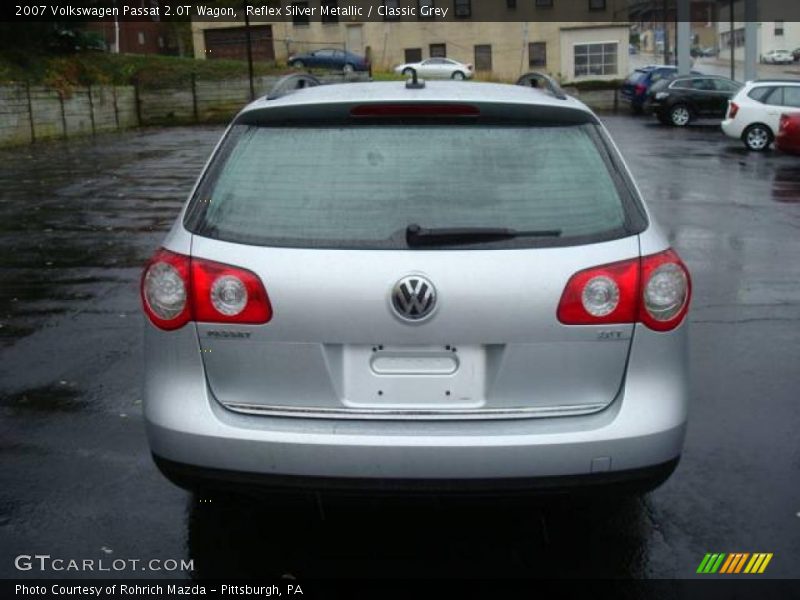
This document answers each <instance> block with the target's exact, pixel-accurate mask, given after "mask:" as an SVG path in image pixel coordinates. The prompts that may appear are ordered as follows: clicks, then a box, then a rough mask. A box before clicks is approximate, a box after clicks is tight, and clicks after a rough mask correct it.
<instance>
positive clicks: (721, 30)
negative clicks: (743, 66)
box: [717, 21, 800, 60]
mask: <svg viewBox="0 0 800 600" xmlns="http://www.w3.org/2000/svg"><path fill="white" fill-rule="evenodd" d="M756 29H757V36H756V48H757V52H758V57H759V59H760V58H761V56H762V55H764V54H766V53H767V52H770V51H772V50H788V51H789V52H791V51H792V50H794V49H796V48H800V22H798V21H763V22H760V23H757V27H756ZM717 33H718V35H719V49H720V56H721V57H723V58H727V57H729V56H730V48H731V27H730V22H728V21H719V22H718V23H717ZM733 42H734V44H735V50H734V56H735V58H736V60H744V23H743V22H738V21H734V23H733Z"/></svg>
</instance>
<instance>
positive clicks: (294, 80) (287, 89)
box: [267, 73, 322, 100]
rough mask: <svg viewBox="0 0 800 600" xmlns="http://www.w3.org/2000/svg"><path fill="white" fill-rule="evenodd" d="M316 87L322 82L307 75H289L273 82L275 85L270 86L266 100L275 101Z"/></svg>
mask: <svg viewBox="0 0 800 600" xmlns="http://www.w3.org/2000/svg"><path fill="white" fill-rule="evenodd" d="M318 85H322V82H321V81H320V80H319V79H317V78H316V77H314V76H313V75H308V74H307V73H292V74H291V75H285V76H284V77H281V78H280V79H279V80H278V81H277V82H275V85H273V86H272V89H271V90H270V91H269V94H267V100H275V99H277V98H280V97H281V96H286V95H287V94H291V93H292V92H296V91H297V90H302V89H304V88H309V87H316V86H318Z"/></svg>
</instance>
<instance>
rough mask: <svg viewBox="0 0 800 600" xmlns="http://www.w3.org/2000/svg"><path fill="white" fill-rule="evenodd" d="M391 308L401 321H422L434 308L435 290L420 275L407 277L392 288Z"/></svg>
mask: <svg viewBox="0 0 800 600" xmlns="http://www.w3.org/2000/svg"><path fill="white" fill-rule="evenodd" d="M392 308H394V311H395V313H397V316H398V317H400V318H401V319H404V320H406V321H422V320H423V319H426V318H428V317H430V316H431V315H432V314H433V311H434V309H435V308H436V288H435V287H433V284H432V283H431V282H430V281H428V280H427V279H426V278H424V277H422V276H420V275H409V276H408V277H403V279H401V280H400V281H398V282H397V283H396V284H395V285H394V288H392Z"/></svg>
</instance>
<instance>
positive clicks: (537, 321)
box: [186, 105, 643, 418]
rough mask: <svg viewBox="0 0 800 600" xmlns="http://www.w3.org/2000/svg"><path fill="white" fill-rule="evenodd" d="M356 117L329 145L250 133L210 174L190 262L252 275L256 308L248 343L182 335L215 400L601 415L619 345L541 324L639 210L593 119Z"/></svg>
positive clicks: (280, 407) (265, 410)
mask: <svg viewBox="0 0 800 600" xmlns="http://www.w3.org/2000/svg"><path fill="white" fill-rule="evenodd" d="M375 106H376V105H366V106H348V107H345V109H343V110H345V111H346V112H347V114H348V117H349V119H345V121H346V126H343V124H342V123H341V122H339V121H338V120H336V119H334V120H330V119H328V118H326V120H324V121H319V122H315V121H313V120H312V121H311V122H308V120H307V118H305V119H304V120H302V121H297V122H288V121H286V120H285V119H283V118H282V119H280V120H277V121H269V120H265V115H262V116H261V117H259V118H258V120H257V122H249V123H241V124H238V125H235V126H234V127H233V128H232V129H231V131H230V134H229V135H228V138H227V139H226V141H225V142H224V143H223V144H222V146H221V148H220V150H219V153H218V156H217V157H216V158H215V159H214V160H213V161H212V164H211V167H210V169H209V172H208V173H207V175H206V176H205V177H204V179H203V181H202V183H201V185H200V186H199V189H198V191H197V195H196V198H195V199H194V201H193V203H192V205H191V206H190V210H189V211H188V213H187V218H186V226H187V227H188V228H189V229H190V230H192V231H193V232H194V233H195V235H194V236H193V241H192V256H193V257H194V258H199V259H206V260H211V261H216V262H219V263H225V264H229V265H235V266H236V267H239V268H243V269H246V270H249V271H251V272H253V273H255V274H256V275H257V276H258V277H259V278H260V279H261V281H262V282H263V283H264V286H265V288H266V292H267V294H268V296H269V301H270V304H271V308H272V316H271V319H270V320H269V322H267V323H265V324H256V325H252V324H237V323H224V324H222V323H197V324H196V328H197V334H198V338H199V342H200V346H201V349H202V358H203V362H204V365H205V370H206V376H207V380H208V385H209V387H210V390H211V392H212V393H213V395H214V397H215V398H216V399H217V400H218V401H219V402H221V403H222V404H223V405H225V406H227V407H228V408H230V409H232V410H237V411H242V412H249V413H257V414H276V415H297V416H316V417H345V418H366V417H370V418H490V417H515V416H519V417H523V416H554V415H574V414H582V413H587V412H593V411H597V410H600V409H602V408H604V407H605V406H607V405H608V404H609V403H611V402H612V401H613V400H614V398H615V397H616V396H617V394H618V392H619V390H620V387H621V384H622V382H623V378H624V373H625V367H626V362H627V357H628V351H629V347H630V343H631V337H632V334H633V325H631V324H615V325H584V326H568V325H564V324H562V323H561V322H559V319H558V317H557V310H558V307H559V301H560V299H561V296H562V293H563V292H564V289H565V286H566V284H567V282H568V280H569V279H570V277H571V276H572V275H573V274H574V273H576V272H578V271H581V270H583V269H586V268H589V267H594V266H597V265H602V264H606V263H613V262H617V261H622V260H626V259H631V258H636V257H638V256H639V245H638V236H637V235H636V233H637V228H641V226H642V223H643V216H642V214H641V209H640V207H639V205H638V204H637V201H636V199H635V198H634V196H633V192H632V190H631V188H630V185H629V184H628V183H627V180H626V179H625V177H624V174H623V173H621V171H620V167H619V165H618V164H617V163H616V158H615V157H614V156H613V154H612V153H611V150H610V148H609V147H608V145H607V144H606V142H605V139H604V137H603V133H602V131H601V130H600V128H599V126H598V125H596V124H595V123H594V119H593V117H591V115H590V114H589V113H584V114H583V115H578V116H576V115H577V113H578V112H579V111H577V110H575V111H572V112H573V113H576V114H574V115H573V114H568V113H566V112H565V113H564V115H566V116H564V115H562V116H564V120H563V122H562V121H559V120H556V121H554V120H553V119H554V117H553V115H549V116H548V117H547V120H546V121H541V120H540V119H541V113H539V116H537V117H533V116H531V115H530V114H527V113H526V115H523V116H525V118H524V119H523V118H520V115H517V116H513V115H512V116H513V118H512V119H510V120H509V119H508V117H507V114H508V113H509V112H511V113H513V112H514V111H513V110H511V111H509V109H508V107H506V108H503V107H494V109H495V110H494V111H493V110H492V109H493V107H490V106H487V105H484V106H478V105H475V106H473V105H470V106H464V105H456V106H458V107H459V108H453V105H450V107H449V108H445V109H442V108H441V106H444V105H441V106H440V107H439V108H436V107H434V108H433V109H432V108H431V105H427V106H426V107H422V108H421V106H422V105H417V110H419V111H421V112H425V111H427V112H428V113H430V114H424V115H422V116H420V117H419V118H417V117H416V116H414V115H411V114H402V115H399V116H398V114H396V113H397V111H398V110H401V111H402V110H407V109H405V108H403V109H398V107H397V106H395V105H383V106H381V108H379V109H378V110H375ZM326 110H328V114H329V112H330V108H328V109H326ZM499 114H505V115H506V117H504V118H502V119H499V118H496V115H499ZM364 117H366V118H364ZM372 117H377V118H372ZM401 117H402V118H401ZM415 224H418V225H419V226H420V227H421V228H422V229H421V231H422V234H420V235H419V236H418V237H414V236H413V235H412V234H413V233H414V232H419V229H415V228H414V227H413V226H414V225H415ZM409 225H411V226H412V227H411V228H409ZM487 227H488V228H490V229H486V228H487ZM512 229H513V231H512ZM426 232H428V233H431V232H433V233H436V232H438V234H436V235H430V236H427V237H426V236H425V233H426ZM498 232H500V233H498ZM437 236H438V237H437ZM426 311H430V312H426Z"/></svg>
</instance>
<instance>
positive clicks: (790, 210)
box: [0, 115, 800, 577]
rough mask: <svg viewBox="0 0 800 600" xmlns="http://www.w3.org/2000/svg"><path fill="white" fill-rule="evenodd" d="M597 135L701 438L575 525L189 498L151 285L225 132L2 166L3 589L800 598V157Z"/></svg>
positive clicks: (534, 513)
mask: <svg viewBox="0 0 800 600" xmlns="http://www.w3.org/2000/svg"><path fill="white" fill-rule="evenodd" d="M605 121H606V123H607V125H608V127H609V129H610V130H611V133H612V135H613V136H614V138H615V140H616V141H617V143H618V145H619V146H620V149H621V150H622V152H623V154H624V155H625V157H626V158H627V160H628V161H629V164H630V166H631V168H632V170H633V172H634V175H635V176H636V178H637V180H638V182H639V185H640V187H641V188H642V191H643V193H644V195H645V197H646V198H647V200H648V203H649V206H650V207H651V209H652V210H653V212H654V213H655V214H656V217H657V218H658V219H659V221H660V223H661V224H662V226H663V227H664V228H665V229H666V230H667V231H668V233H669V236H670V238H671V239H672V242H673V245H674V246H675V247H676V248H677V249H678V251H679V252H680V254H681V255H682V256H683V258H684V260H685V261H686V262H687V263H688V265H689V267H690V269H691V270H692V273H693V276H694V285H695V294H694V305H693V311H692V315H691V320H692V329H691V364H692V372H691V376H692V405H691V413H690V418H691V423H690V429H689V433H688V438H687V442H686V447H685V451H684V456H683V459H682V461H681V463H680V465H679V467H678V469H677V471H676V472H675V474H674V475H673V476H672V478H671V479H670V480H669V481H668V482H667V483H666V484H665V485H664V486H663V487H661V488H660V489H658V490H657V491H655V492H654V493H652V494H650V495H649V496H647V497H645V499H643V500H629V501H614V502H607V501H606V502H599V501H598V502H597V503H594V502H589V503H587V502H583V503H580V504H575V505H573V504H570V503H564V502H560V501H559V502H546V501H545V502H535V503H534V502H528V501H519V500H516V501H505V502H500V501H497V500H474V501H463V502H451V501H447V502H445V501H437V500H435V499H413V500H404V501H401V500H380V501H379V500H363V499H362V500H358V501H342V500H340V501H337V502H331V503H323V505H322V506H321V507H320V506H318V505H316V504H315V503H314V502H313V500H311V499H304V500H297V501H296V502H295V501H292V500H291V499H290V500H289V501H287V502H284V503H279V504H271V503H268V502H266V501H264V500H241V499H240V500H235V499H226V498H221V497H215V498H210V499H205V500H211V502H208V501H206V502H201V501H200V500H201V499H193V498H191V497H190V496H189V495H188V494H187V493H185V492H183V491H181V490H179V489H178V488H175V487H174V486H172V485H171V484H170V483H168V482H167V481H166V480H165V479H163V478H162V476H161V475H160V474H159V473H158V472H157V470H156V468H155V466H154V465H153V464H152V462H151V459H150V456H149V453H148V449H147V445H146V440H145V437H144V431H143V423H142V417H141V391H140V380H141V370H142V349H141V348H142V331H141V330H142V319H143V317H142V315H141V314H140V311H139V301H138V296H137V293H138V292H137V285H138V276H139V270H140V266H141V265H142V264H143V262H144V261H145V260H146V259H147V258H148V257H149V255H150V254H151V252H152V251H153V249H154V248H155V247H156V246H157V245H158V244H159V242H160V240H161V239H162V237H163V234H164V231H165V229H166V228H168V226H169V225H170V224H171V222H172V220H173V219H174V217H175V215H176V213H177V212H178V210H179V207H180V205H181V203H182V202H183V200H184V198H185V196H186V194H187V193H188V191H189V188H190V186H191V185H192V182H193V180H194V178H195V177H196V175H197V174H198V172H199V170H200V168H201V166H202V164H203V162H204V161H205V159H206V157H207V155H208V154H209V152H210V150H211V149H212V147H213V145H214V143H215V142H216V140H217V138H218V136H219V135H220V133H221V131H222V129H221V128H217V127H207V128H201V127H198V128H180V129H148V130H142V131H137V132H131V133H126V134H123V135H118V136H98V137H96V138H95V139H93V140H92V139H87V140H82V141H75V140H73V141H70V142H69V143H61V142H54V143H48V144H40V145H36V146H31V147H24V148H18V149H11V150H2V151H0V180H1V181H2V193H1V194H0V239H2V248H3V252H2V254H1V255H0V415H2V419H0V540H2V542H0V577H18V576H25V575H31V574H33V573H21V572H18V571H16V570H15V569H14V565H13V557H15V556H17V555H19V554H36V553H39V554H50V555H51V556H53V557H64V558H79V559H82V558H93V559H99V558H105V559H109V560H110V559H115V558H141V559H148V560H149V559H151V558H164V559H166V558H173V559H181V558H184V559H187V558H191V559H193V560H194V567H195V569H196V573H195V576H200V577H204V576H233V575H248V574H251V575H270V574H272V575H281V574H284V573H291V574H293V575H296V576H298V577H304V576H305V577H308V576H331V575H337V576H365V575H396V576H401V577H410V576H456V577H457V576H467V575H470V576H480V575H488V576H491V575H522V576H527V575H530V576H543V575H545V576H568V577H573V576H575V577H581V576H587V577H594V576H600V577H629V576H630V577H691V576H692V575H693V574H694V571H695V569H696V568H697V565H698V564H699V562H700V560H701V559H702V557H703V555H704V554H705V553H706V552H736V551H741V552H773V553H774V558H773V560H772V563H771V564H770V566H769V569H768V570H767V575H769V576H772V577H800V564H798V562H797V559H796V557H797V556H799V555H800V483H799V480H798V477H800V444H798V431H800V393H799V392H798V389H799V388H800V157H792V156H787V155H781V154H779V153H777V152H768V153H765V154H763V155H758V154H748V153H746V152H745V151H744V149H743V147H742V146H741V144H740V143H738V142H735V141H733V140H729V139H727V138H725V137H724V136H723V135H722V133H721V132H720V131H719V129H718V127H717V126H715V125H713V124H712V125H698V126H693V127H691V128H689V129H688V130H676V129H670V128H664V127H661V126H658V125H657V124H656V123H655V121H650V119H647V118H631V117H628V116H624V115H619V116H608V117H605ZM45 575H46V576H53V575H59V574H57V573H56V574H53V573H50V574H45ZM60 575H61V576H64V575H68V576H70V575H71V576H76V574H75V573H60ZM77 575H80V574H77ZM84 575H85V576H88V575H91V573H85V574H84ZM105 575H107V573H106V574H105ZM121 575H124V576H165V575H171V576H178V577H182V576H186V574H182V573H180V572H178V573H140V572H136V571H133V572H131V571H126V572H122V573H121Z"/></svg>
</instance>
